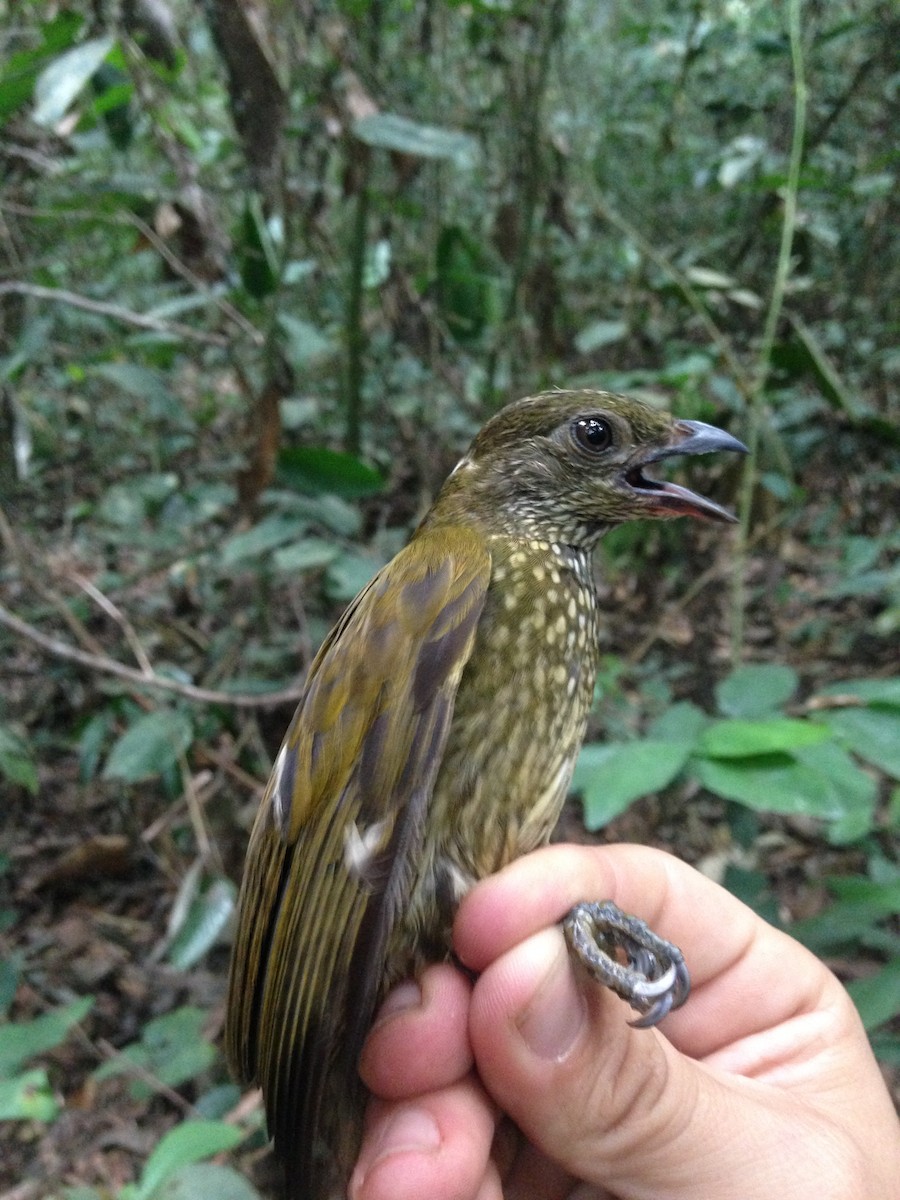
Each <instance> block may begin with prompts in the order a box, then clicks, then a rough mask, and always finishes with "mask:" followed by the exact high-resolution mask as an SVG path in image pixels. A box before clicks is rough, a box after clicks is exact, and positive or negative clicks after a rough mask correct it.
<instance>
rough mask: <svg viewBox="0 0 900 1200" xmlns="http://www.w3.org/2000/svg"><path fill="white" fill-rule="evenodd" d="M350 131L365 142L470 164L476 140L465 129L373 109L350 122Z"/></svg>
mask: <svg viewBox="0 0 900 1200" xmlns="http://www.w3.org/2000/svg"><path fill="white" fill-rule="evenodd" d="M353 133H354V136H355V137H358V138H359V140H360V141H361V142H365V144H366V145H367V146H377V147H379V148H380V149H382V150H396V151H398V152H399V153H400V154H412V155H414V156H415V157H416V158H438V159H441V158H442V159H449V160H450V161H451V162H453V163H455V164H456V166H458V167H468V166H471V165H472V164H473V163H474V162H475V160H476V158H477V157H478V143H477V142H476V141H475V139H474V138H473V137H471V136H470V135H469V134H467V133H460V132H459V131H458V130H456V129H445V128H443V127H441V126H438V125H423V124H422V123H421V122H420V121H411V120H410V119H409V118H408V117H401V116H399V115H398V114H397V113H373V114H372V115H371V116H368V117H360V119H359V120H358V121H354V123H353Z"/></svg>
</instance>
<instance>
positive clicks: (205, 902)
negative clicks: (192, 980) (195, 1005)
mask: <svg viewBox="0 0 900 1200" xmlns="http://www.w3.org/2000/svg"><path fill="white" fill-rule="evenodd" d="M235 897H236V892H235V887H234V884H233V883H232V882H231V880H230V879H214V880H213V881H212V882H211V883H210V885H209V886H208V887H207V888H206V889H205V890H204V891H201V892H200V893H199V894H198V895H196V896H195V897H194V900H193V903H192V904H190V905H189V907H188V910H187V912H186V913H185V917H184V921H183V923H182V925H181V927H180V928H179V929H178V931H177V932H176V933H175V936H174V938H173V939H172V944H171V946H170V947H169V961H170V962H171V963H172V966H173V967H176V968H177V969H178V970H179V971H186V970H187V969H188V967H192V966H193V965H194V963H197V962H199V961H200V959H201V958H202V957H203V956H204V954H206V953H207V951H208V950H210V949H212V947H213V946H214V945H215V943H216V941H217V940H218V937H219V934H220V933H221V932H222V930H223V929H224V928H225V926H226V925H227V924H228V922H229V920H230V919H231V916H232V914H233V913H234V902H235Z"/></svg>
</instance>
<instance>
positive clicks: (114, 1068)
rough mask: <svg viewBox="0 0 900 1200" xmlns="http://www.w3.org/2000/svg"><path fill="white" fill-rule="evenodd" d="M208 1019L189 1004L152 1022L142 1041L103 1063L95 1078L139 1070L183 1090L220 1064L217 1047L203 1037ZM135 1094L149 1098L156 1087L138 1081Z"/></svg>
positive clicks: (132, 1090) (135, 1085)
mask: <svg viewBox="0 0 900 1200" xmlns="http://www.w3.org/2000/svg"><path fill="white" fill-rule="evenodd" d="M206 1020H207V1014H206V1013H205V1012H203V1011H202V1010H201V1009H199V1008H195V1007H193V1006H192V1005H188V1004H186V1005H183V1006H182V1007H181V1008H175V1009H173V1010H172V1011H171V1012H168V1013H165V1014H164V1015H163V1016H161V1017H156V1018H155V1019H154V1020H152V1021H148V1022H147V1024H146V1025H145V1026H144V1030H143V1033H142V1035H141V1040H140V1041H139V1042H132V1043H131V1045H130V1046H126V1047H125V1049H124V1050H122V1052H121V1053H120V1054H119V1055H117V1057H116V1058H112V1059H109V1060H108V1061H107V1062H105V1063H102V1064H101V1065H100V1066H99V1067H98V1068H97V1070H96V1071H95V1072H94V1078H95V1079H97V1080H102V1079H108V1078H110V1077H111V1076H114V1075H123V1074H126V1075H127V1074H129V1073H130V1072H131V1071H132V1070H133V1068H135V1067H137V1068H139V1070H140V1072H141V1074H143V1073H146V1072H149V1074H151V1075H153V1076H155V1077H156V1078H157V1079H159V1080H160V1081H161V1082H162V1083H165V1084H167V1085H168V1086H169V1087H180V1085H181V1084H183V1083H186V1082H187V1081H188V1080H189V1079H194V1078H195V1077H196V1076H197V1075H200V1074H201V1073H202V1072H203V1071H208V1070H209V1068H210V1067H211V1066H212V1064H213V1063H214V1062H215V1061H216V1052H215V1050H214V1048H213V1047H212V1046H211V1045H210V1044H209V1042H208V1041H207V1040H206V1039H205V1038H204V1036H203V1026H204V1025H205V1023H206ZM131 1092H132V1095H133V1096H135V1097H136V1098H137V1099H146V1098H148V1097H149V1096H151V1095H152V1087H151V1086H150V1085H149V1084H148V1083H146V1082H145V1081H144V1079H142V1078H136V1079H134V1080H133V1081H132V1083H131Z"/></svg>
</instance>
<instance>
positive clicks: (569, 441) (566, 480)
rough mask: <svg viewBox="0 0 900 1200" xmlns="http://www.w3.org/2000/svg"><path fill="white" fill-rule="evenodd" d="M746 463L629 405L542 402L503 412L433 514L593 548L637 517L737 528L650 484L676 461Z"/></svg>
mask: <svg viewBox="0 0 900 1200" xmlns="http://www.w3.org/2000/svg"><path fill="white" fill-rule="evenodd" d="M715 450H734V451H738V452H739V453H746V447H745V446H744V445H743V444H742V443H741V442H739V441H738V440H737V438H734V437H732V436H731V434H729V433H725V432H724V431H723V430H721V429H716V428H715V427H714V426H712V425H706V424H704V423H703V422H701V421H685V420H680V419H679V418H677V417H673V416H671V415H670V414H669V413H666V412H661V411H660V410H659V409H656V408H653V407H651V406H650V405H649V404H645V403H644V402H643V401H640V400H635V399H632V398H631V397H628V396H619V395H613V394H612V393H609V392H598V391H559V392H543V393H541V394H540V395H537V396H530V397H528V398H527V399H525V400H519V401H517V402H516V403H513V404H510V405H508V406H507V407H506V408H504V409H502V410H501V411H500V412H499V413H498V414H497V415H496V416H495V417H493V418H492V419H491V420H490V421H489V422H488V423H487V424H486V425H485V426H484V428H483V429H482V430H481V432H480V433H479V434H478V436H477V437H476V438H475V441H474V442H473V443H472V446H471V447H470V449H469V452H468V454H467V455H466V456H465V457H464V458H463V459H462V460H461V462H460V463H459V464H458V465H457V467H456V468H455V469H454V471H453V473H452V475H451V476H450V478H449V479H448V481H447V483H446V484H445V486H444V490H443V492H442V494H441V497H440V499H439V501H438V505H437V508H438V511H441V510H443V512H444V513H445V514H446V515H447V516H450V517H451V519H452V516H453V515H454V510H456V511H457V512H458V513H460V514H461V513H462V512H467V513H468V514H470V515H474V516H476V517H477V519H478V520H479V521H480V522H484V523H485V524H487V525H488V526H489V527H494V526H496V527H497V528H499V529H502V530H504V531H507V532H518V531H521V532H523V533H527V534H530V535H534V534H538V535H539V536H542V537H545V538H550V539H552V540H555V541H562V542H566V543H567V544H570V545H591V544H593V542H594V541H596V539H597V538H598V537H599V536H600V535H601V534H602V533H603V532H604V530H605V529H607V528H609V527H610V526H611V525H617V524H621V523H622V522H623V521H631V520H636V519H638V518H641V517H657V518H658V517H680V516H693V517H701V518H705V519H708V520H714V521H733V520H734V519H735V518H734V517H733V516H732V515H731V513H729V512H728V511H727V510H726V509H724V508H721V507H720V506H719V505H718V504H716V503H714V502H713V501H712V500H708V499H707V498H706V497H705V496H700V495H697V493H695V492H692V491H689V490H688V489H687V488H686V487H682V486H680V485H679V484H675V483H669V482H667V481H662V480H657V479H653V478H651V477H649V476H648V475H647V473H646V469H647V467H649V466H650V464H652V463H655V462H658V461H660V460H661V459H664V458H669V457H671V456H673V455H678V454H707V453H709V452H711V451H715Z"/></svg>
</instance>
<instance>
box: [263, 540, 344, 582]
mask: <svg viewBox="0 0 900 1200" xmlns="http://www.w3.org/2000/svg"><path fill="white" fill-rule="evenodd" d="M340 553H341V548H340V546H339V545H336V544H335V543H334V542H326V541H325V539H324V538H304V539H303V540H302V541H299V542H294V544H293V545H292V546H282V548H281V549H280V550H276V551H275V555H274V561H275V569H276V570H278V571H284V572H285V573H286V574H294V573H300V572H302V571H315V570H318V569H320V568H321V567H327V566H328V564H329V563H332V562H334V560H335V559H336V558H337V556H338V555H339V554H340Z"/></svg>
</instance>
